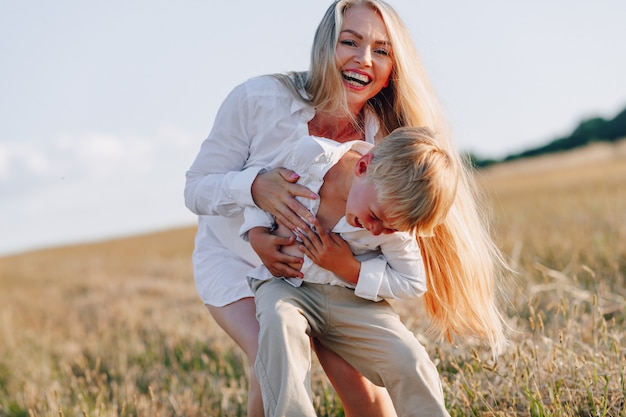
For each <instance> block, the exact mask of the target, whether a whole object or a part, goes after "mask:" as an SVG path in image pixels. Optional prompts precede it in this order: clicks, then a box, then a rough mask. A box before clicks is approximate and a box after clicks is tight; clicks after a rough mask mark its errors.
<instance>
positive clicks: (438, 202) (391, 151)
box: [365, 127, 458, 236]
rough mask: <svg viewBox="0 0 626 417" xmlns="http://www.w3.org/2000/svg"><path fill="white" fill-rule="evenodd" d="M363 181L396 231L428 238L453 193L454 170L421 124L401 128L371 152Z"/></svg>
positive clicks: (454, 192) (448, 205) (455, 174)
mask: <svg viewBox="0 0 626 417" xmlns="http://www.w3.org/2000/svg"><path fill="white" fill-rule="evenodd" d="M370 153H371V154H372V159H371V161H370V162H369V164H368V166H367V171H366V177H365V178H366V180H367V181H368V182H371V183H372V184H373V185H374V188H375V190H376V193H377V196H378V203H379V204H380V205H381V206H382V207H383V210H384V215H385V218H386V219H389V221H390V224H391V226H392V227H393V228H394V229H396V230H402V231H406V232H411V233H415V234H416V235H417V236H432V234H433V231H434V229H435V227H436V226H437V225H439V224H441V223H442V222H443V221H444V220H445V218H446V215H447V213H448V211H449V210H450V207H451V206H452V203H453V202H454V198H455V196H456V187H457V179H458V170H457V168H456V164H455V162H454V160H453V159H452V158H451V157H450V155H448V153H447V152H446V151H444V150H443V149H442V148H441V147H439V146H438V145H437V142H436V140H435V138H434V136H433V134H432V132H431V131H430V129H428V128H425V127H421V128H420V127H402V128H398V129H396V130H394V131H393V132H391V134H390V135H389V136H387V137H386V138H385V140H382V141H380V142H379V143H378V144H377V145H376V146H375V147H374V148H373V149H372V150H371V151H370Z"/></svg>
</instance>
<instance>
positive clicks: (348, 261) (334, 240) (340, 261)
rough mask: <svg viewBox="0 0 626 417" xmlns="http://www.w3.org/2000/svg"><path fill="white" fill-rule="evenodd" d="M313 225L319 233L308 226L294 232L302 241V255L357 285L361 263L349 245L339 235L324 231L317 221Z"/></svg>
mask: <svg viewBox="0 0 626 417" xmlns="http://www.w3.org/2000/svg"><path fill="white" fill-rule="evenodd" d="M313 225H314V226H315V228H316V230H318V232H316V231H315V230H313V229H311V228H310V227H308V226H306V227H304V228H300V229H299V230H296V231H294V233H296V234H297V235H298V237H299V238H300V240H302V245H300V250H301V251H302V253H304V254H305V255H306V256H308V257H309V258H311V260H312V261H313V262H315V263H316V264H317V265H319V266H321V267H322V268H324V269H327V270H329V271H331V272H334V273H335V274H337V275H338V276H339V277H341V278H342V279H344V280H346V281H348V282H351V283H353V284H356V283H357V282H358V280H359V273H360V272H361V262H359V261H358V260H357V259H356V258H355V257H354V255H353V254H352V250H351V249H350V246H349V245H348V243H347V242H346V241H345V240H343V239H342V238H341V236H339V235H338V234H337V233H332V232H329V231H327V230H325V229H322V228H321V227H320V225H319V222H318V221H317V220H315V221H314V222H313Z"/></svg>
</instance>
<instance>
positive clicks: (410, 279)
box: [354, 232, 426, 301]
mask: <svg viewBox="0 0 626 417" xmlns="http://www.w3.org/2000/svg"><path fill="white" fill-rule="evenodd" d="M385 237H386V238H385V239H384V240H383V242H382V243H381V246H380V249H381V253H380V254H378V255H376V256H375V257H372V258H370V259H366V260H363V261H362V262H361V271H360V273H359V280H358V282H357V284H356V287H355V289H354V293H355V295H357V296H359V297H361V298H365V299H367V300H372V301H381V300H383V299H402V300H409V299H415V298H418V297H421V296H422V295H423V294H424V293H425V292H426V269H425V268H424V262H423V260H422V255H421V252H420V248H419V245H418V243H417V239H415V237H414V236H412V235H410V234H408V233H400V232H396V233H392V234H390V235H385Z"/></svg>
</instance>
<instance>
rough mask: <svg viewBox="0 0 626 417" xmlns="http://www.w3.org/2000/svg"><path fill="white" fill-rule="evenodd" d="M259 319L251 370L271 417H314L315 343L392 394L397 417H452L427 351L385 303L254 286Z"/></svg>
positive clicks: (324, 290) (328, 291) (333, 290)
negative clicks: (312, 351) (257, 337)
mask: <svg viewBox="0 0 626 417" xmlns="http://www.w3.org/2000/svg"><path fill="white" fill-rule="evenodd" d="M250 285H251V288H252V291H253V292H254V293H255V300H256V311H257V318H258V319H259V325H260V332H259V352H258V354H257V358H256V363H255V365H254V367H255V370H256V373H257V377H258V379H259V382H260V384H261V391H262V395H263V404H264V407H265V415H266V417H297V416H303V417H309V416H310V417H315V416H316V414H315V410H314V408H313V402H312V392H311V376H310V371H311V345H310V339H309V337H314V338H317V339H318V340H319V341H320V342H321V343H322V344H323V345H324V346H326V347H327V348H328V349H330V350H332V351H334V352H336V353H337V354H339V355H340V356H341V357H343V358H344V359H345V360H346V361H347V362H348V363H350V364H351V365H352V366H353V367H354V368H355V369H357V370H358V371H359V372H360V373H361V374H363V375H364V376H365V377H367V378H368V379H369V380H370V381H372V382H373V383H374V384H376V385H379V386H384V387H386V388H387V390H388V391H389V394H390V396H391V399H392V401H393V404H394V407H395V409H396V412H397V414H398V416H399V417H410V416H428V417H435V416H448V412H447V411H446V409H445V406H444V399H443V391H442V389H441V381H440V380H439V374H438V372H437V369H436V368H435V365H434V364H433V363H432V361H431V360H430V358H429V357H428V354H427V352H426V350H425V349H424V347H423V346H422V345H421V344H420V343H419V342H418V341H417V339H416V338H415V336H414V335H413V334H412V333H411V332H410V331H409V330H408V329H407V328H406V327H405V326H404V325H403V324H402V322H401V321H400V319H399V317H398V315H397V314H396V313H395V312H394V311H393V309H392V308H391V306H390V305H389V303H387V302H386V301H381V302H378V303H377V302H373V301H369V300H365V299H362V298H359V297H357V296H355V295H354V291H353V290H350V289H348V288H343V287H338V286H332V285H320V284H310V283H306V282H305V283H304V284H303V285H302V286H301V287H299V288H295V287H293V286H292V285H290V284H288V283H287V282H285V281H284V280H281V279H273V280H269V281H258V280H254V279H253V280H251V284H250Z"/></svg>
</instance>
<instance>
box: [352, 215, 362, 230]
mask: <svg viewBox="0 0 626 417" xmlns="http://www.w3.org/2000/svg"><path fill="white" fill-rule="evenodd" d="M354 224H355V225H356V227H360V228H361V229H365V227H364V226H363V225H362V224H361V222H360V221H359V219H358V218H357V217H355V218H354Z"/></svg>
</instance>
